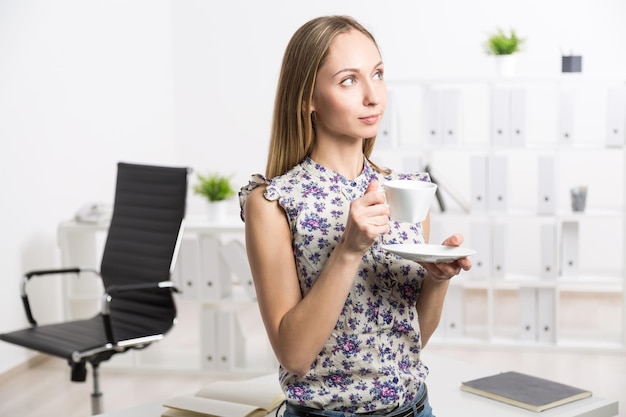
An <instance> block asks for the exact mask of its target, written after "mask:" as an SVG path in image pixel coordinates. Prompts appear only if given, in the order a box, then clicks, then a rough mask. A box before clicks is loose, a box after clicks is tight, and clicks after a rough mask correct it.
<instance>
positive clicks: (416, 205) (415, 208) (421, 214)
mask: <svg viewBox="0 0 626 417" xmlns="http://www.w3.org/2000/svg"><path fill="white" fill-rule="evenodd" d="M436 190H437V184H434V183H432V182H426V181H420V180H392V181H387V182H385V183H384V184H383V190H382V191H383V192H384V193H385V199H386V200H387V206H388V207H389V212H390V217H391V220H397V221H400V222H407V223H417V222H421V221H422V220H424V219H426V216H427V215H428V210H430V205H431V203H432V201H433V197H434V195H435V191H436Z"/></svg>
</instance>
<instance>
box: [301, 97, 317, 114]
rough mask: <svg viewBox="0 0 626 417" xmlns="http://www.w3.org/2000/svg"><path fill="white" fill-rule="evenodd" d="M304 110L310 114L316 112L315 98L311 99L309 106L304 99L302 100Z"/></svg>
mask: <svg viewBox="0 0 626 417" xmlns="http://www.w3.org/2000/svg"><path fill="white" fill-rule="evenodd" d="M302 112H303V113H308V114H311V113H313V112H315V105H314V104H313V100H311V102H310V103H309V105H308V107H307V105H306V103H305V102H304V101H303V102H302Z"/></svg>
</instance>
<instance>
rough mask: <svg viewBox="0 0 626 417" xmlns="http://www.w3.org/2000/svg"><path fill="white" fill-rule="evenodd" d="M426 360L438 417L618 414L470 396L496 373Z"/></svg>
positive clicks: (593, 400) (147, 413)
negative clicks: (469, 386)
mask: <svg viewBox="0 0 626 417" xmlns="http://www.w3.org/2000/svg"><path fill="white" fill-rule="evenodd" d="M424 361H425V362H426V363H427V365H428V367H429V368H430V375H429V376H428V378H427V383H428V396H429V402H430V405H431V406H432V407H433V411H434V413H435V415H436V416H437V417H458V416H463V417H486V416H487V417H492V416H494V417H496V416H497V417H531V416H534V417H613V416H616V415H617V413H618V402H617V401H613V400H607V399H604V398H601V397H597V396H595V395H594V396H592V397H590V398H585V399H583V400H579V401H574V402H572V403H569V404H565V405H562V406H560V407H555V408H552V409H549V410H546V411H542V412H541V413H535V412H533V411H528V410H524V409H522V408H519V407H515V406H511V405H507V404H503V403H500V402H497V401H493V400H490V399H487V398H483V397H480V396H478V395H474V394H470V393H468V392H464V391H461V389H460V388H459V387H460V385H461V382H462V381H467V380H471V379H475V378H480V377H483V376H487V375H490V374H493V373H495V372H497V371H494V370H492V369H485V368H483V367H479V366H474V365H472V364H469V363H467V362H459V361H455V360H450V359H445V358H439V357H434V356H433V357H431V356H430V355H425V357H424ZM261 378H274V376H273V375H272V376H269V377H261ZM164 410H165V408H164V407H162V406H161V404H160V403H150V404H144V405H140V406H137V407H133V408H129V409H126V410H120V411H116V412H111V413H105V414H101V415H100V416H101V417H160V416H161V413H163V411H164ZM272 415H273V414H272Z"/></svg>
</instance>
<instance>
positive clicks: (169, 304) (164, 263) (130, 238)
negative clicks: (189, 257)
mask: <svg viewBox="0 0 626 417" xmlns="http://www.w3.org/2000/svg"><path fill="white" fill-rule="evenodd" d="M187 174H188V170H187V168H176V167H159V166H149V165H136V164H128V163H123V162H120V163H118V167H117V183H116V188H115V202H114V205H113V215H112V218H111V225H110V227H109V232H108V236H107V239H106V243H105V246H104V253H103V256H102V263H101V265H100V273H101V275H102V281H103V284H104V286H105V288H109V287H110V286H112V285H129V284H146V283H156V282H161V281H168V280H170V277H171V272H172V269H173V267H174V263H175V260H174V256H175V255H176V248H177V242H178V240H179V238H180V236H179V234H180V232H181V224H182V222H183V219H184V217H185V208H186V197H187V176H188V175H187ZM110 311H111V313H110V314H111V322H112V326H113V334H114V336H115V339H116V340H118V341H119V340H126V339H134V338H137V337H143V336H151V335H155V334H163V333H165V332H167V331H168V330H169V329H170V328H171V327H172V325H173V321H174V319H175V318H176V306H175V303H174V298H173V294H172V292H171V291H163V290H160V291H159V290H154V291H130V292H124V293H122V294H120V295H118V296H116V297H113V300H112V302H111V306H110Z"/></svg>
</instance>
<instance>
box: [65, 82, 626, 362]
mask: <svg viewBox="0 0 626 417" xmlns="http://www.w3.org/2000/svg"><path fill="white" fill-rule="evenodd" d="M625 80H626V75H624V76H619V77H616V76H613V77H588V76H580V75H579V76H566V75H564V76H558V77H538V78H511V79H490V78H485V79H463V78H459V79H426V80H425V79H415V80H399V81H390V82H389V87H390V102H389V107H388V112H387V114H386V116H385V119H384V121H383V126H382V128H381V133H380V134H379V139H378V143H377V149H376V153H375V154H374V155H373V157H374V160H375V161H376V162H378V163H380V164H382V165H388V166H391V167H394V168H396V169H402V170H407V171H410V170H419V169H422V168H423V167H424V165H426V164H428V165H429V166H430V167H431V168H432V171H431V172H432V174H433V176H434V177H435V179H436V180H438V182H439V184H440V188H442V189H443V198H444V202H445V203H446V210H445V211H443V212H441V211H440V210H438V208H437V207H436V205H435V206H434V207H433V210H432V212H431V219H432V227H431V229H432V230H431V242H439V241H441V240H443V238H445V237H447V236H448V235H449V234H451V233H455V232H462V233H463V234H464V235H465V238H466V240H465V245H466V246H468V247H472V248H475V249H477V250H478V253H477V255H475V256H474V257H473V258H472V259H473V262H474V268H473V269H472V271H470V272H469V273H465V274H463V275H462V276H460V277H457V278H455V279H454V280H453V282H452V285H451V286H450V290H449V294H448V297H447V299H446V304H445V307H444V315H443V318H442V322H441V325H440V327H439V329H437V331H436V333H435V335H434V336H433V338H432V339H431V343H437V344H445V345H448V346H454V345H462V346H464V347H467V346H476V347H479V348H488V347H493V346H495V347H510V348H516V347H520V346H522V347H524V348H541V349H587V350H589V349H598V350H607V351H619V352H626V288H625V281H626V265H625V262H626V261H625V259H626V238H625V237H626V149H625V147H624V142H625V133H624V131H625V130H626V85H625ZM496 90H497V91H498V94H500V95H501V96H497V97H495V96H494V95H493V93H494V91H496ZM502 97H505V98H504V99H503V98H502ZM494 101H496V102H498V103H500V106H505V107H506V108H507V111H505V112H504V114H505V116H502V117H504V118H505V119H506V122H505V123H500V124H499V125H498V123H496V121H494V120H493V119H494V117H499V116H495V115H498V114H500V115H502V113H503V112H502V111H501V110H502V109H499V110H498V109H495V107H494V106H493V102H494ZM502 103H504V104H502ZM494 109H495V110H494ZM520 112H521V113H520ZM507 114H508V119H507V116H506V115H507ZM499 128H501V130H503V131H504V130H508V132H509V133H510V135H509V136H508V137H509V140H508V141H504V140H503V139H502V137H499V136H498V133H497V132H498V129H499ZM494 161H495V165H494ZM481 164H483V165H481ZM477 166H478V167H480V166H483V167H484V169H483V171H484V172H482V173H481V171H480V169H479V170H478V171H477V168H476V167H477ZM494 170H501V171H497V172H496V175H494V174H493V171H494ZM481 175H482V176H483V177H482V178H481ZM550 175H552V178H550ZM582 184H585V185H587V186H588V187H589V195H588V200H587V207H586V209H585V211H584V212H583V213H575V212H572V210H571V207H570V197H569V189H570V188H571V187H573V186H576V185H582ZM481 193H483V195H482V196H481V199H480V200H477V199H476V195H477V194H478V195H479V194H481ZM498 196H500V197H502V198H498ZM546 196H548V200H546V199H545V197H546ZM459 202H460V203H459ZM464 207H465V208H467V209H468V211H465V210H464ZM243 227H244V226H243V223H242V222H240V221H239V220H238V219H232V221H229V222H226V223H224V224H207V223H206V222H203V221H196V222H193V221H192V222H189V223H188V224H187V228H186V231H185V236H184V241H183V245H182V247H181V252H180V259H179V261H178V266H177V270H176V274H175V275H176V277H175V278H176V280H177V281H178V284H179V287H180V288H181V289H182V290H183V294H182V296H180V297H179V303H178V304H179V309H180V313H181V314H180V324H179V325H177V326H176V327H175V329H174V330H173V331H172V333H171V334H170V335H168V337H166V338H165V339H164V340H163V341H162V342H159V343H157V344H155V345H154V346H152V347H150V348H149V349H146V350H145V351H137V352H133V354H131V355H129V354H125V355H119V357H117V358H114V359H113V361H112V362H113V364H117V365H118V366H120V367H135V368H144V369H146V368H151V369H174V370H185V369H186V370H192V371H200V370H202V371H207V372H233V371H234V372H266V371H274V370H275V369H276V366H277V363H276V360H275V358H274V357H273V354H272V351H271V348H270V346H269V342H268V341H267V337H266V335H265V332H264V329H263V325H262V323H261V320H260V316H259V314H258V309H257V306H256V302H255V300H254V297H253V293H254V292H253V288H252V287H251V286H250V285H251V280H250V279H249V278H248V279H246V278H243V279H242V278H241V276H242V275H244V274H245V270H246V269H247V261H246V260H245V259H242V260H241V262H237V261H236V260H233V258H232V257H233V256H235V257H236V256H241V252H239V255H237V251H238V250H239V251H240V250H241V248H242V244H241V242H242V241H243ZM105 232H106V225H81V224H77V223H75V222H64V223H62V224H61V225H60V226H59V245H60V248H61V256H62V264H63V266H74V265H80V266H94V267H97V266H98V265H99V256H100V255H101V248H102V245H103V243H104V237H105ZM233 242H239V243H233ZM225 248H228V249H227V250H226V252H224V251H225ZM242 266H243V267H244V272H242V269H241V268H242ZM100 293H101V287H100V286H99V283H98V281H97V280H95V279H90V278H89V277H86V276H85V277H81V278H78V279H77V278H76V277H72V276H68V277H66V280H65V285H64V294H65V297H66V298H67V301H68V307H67V308H66V310H65V316H66V317H67V318H78V317H88V316H90V315H92V314H94V313H95V312H96V311H97V309H98V303H99V295H100ZM220 341H222V342H224V341H226V343H224V344H222V345H219V342H220ZM220 346H221V347H220Z"/></svg>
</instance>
